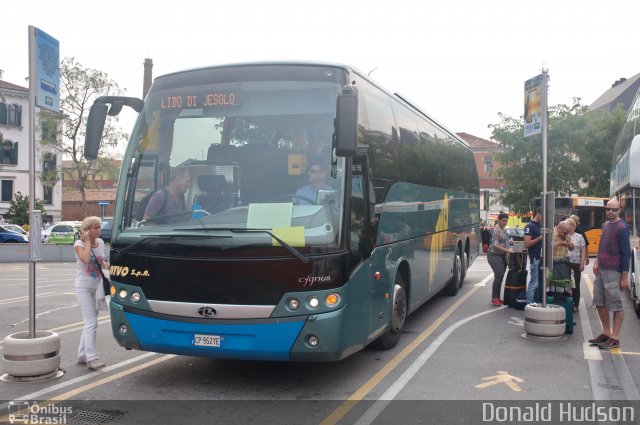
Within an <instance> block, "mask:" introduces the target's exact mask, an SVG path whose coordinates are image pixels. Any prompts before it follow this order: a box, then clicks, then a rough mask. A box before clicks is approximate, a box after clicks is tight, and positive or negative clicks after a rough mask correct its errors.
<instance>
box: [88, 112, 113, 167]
mask: <svg viewBox="0 0 640 425" xmlns="http://www.w3.org/2000/svg"><path fill="white" fill-rule="evenodd" d="M108 109H109V106H108V105H107V104H105V103H94V104H93V105H91V109H90V110H89V118H87V130H86V135H85V138H84V157H85V158H86V159H88V160H89V161H91V160H94V159H96V158H97V157H98V150H100V140H101V139H102V132H103V131H104V123H105V121H106V119H107V110H108Z"/></svg>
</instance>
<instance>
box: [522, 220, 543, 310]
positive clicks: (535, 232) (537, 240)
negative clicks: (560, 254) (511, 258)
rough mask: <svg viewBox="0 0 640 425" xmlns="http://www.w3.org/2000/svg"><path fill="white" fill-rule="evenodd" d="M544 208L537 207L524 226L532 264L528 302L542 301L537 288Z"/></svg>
mask: <svg viewBox="0 0 640 425" xmlns="http://www.w3.org/2000/svg"><path fill="white" fill-rule="evenodd" d="M540 223H542V209H541V208H538V209H536V212H535V215H534V216H533V218H532V219H531V221H530V222H529V224H527V225H526V227H525V228H524V247H525V248H527V252H528V254H529V264H530V266H531V270H530V273H531V276H530V278H529V284H528V285H527V304H531V303H533V302H540V301H541V300H539V299H537V298H538V296H536V290H537V289H538V271H539V270H540V254H541V252H542V228H541V227H540Z"/></svg>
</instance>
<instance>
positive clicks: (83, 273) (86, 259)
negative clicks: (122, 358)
mask: <svg viewBox="0 0 640 425" xmlns="http://www.w3.org/2000/svg"><path fill="white" fill-rule="evenodd" d="M81 229H82V234H81V236H80V239H78V240H77V241H76V242H75V244H74V246H73V249H74V250H75V253H76V281H75V291H76V298H77V299H78V303H79V304H80V310H81V311H82V319H83V321H84V328H83V329H82V336H81V337H80V347H79V348H78V363H79V364H86V365H87V367H88V368H89V369H91V370H98V369H100V368H103V367H104V366H105V364H104V363H103V362H102V361H100V359H99V358H98V353H97V349H96V335H97V333H98V298H100V295H102V298H104V294H102V292H103V289H102V274H101V273H100V270H99V269H98V265H100V267H102V268H103V269H107V268H108V267H109V263H108V261H107V260H106V256H105V249H104V242H103V241H102V239H100V218H98V217H87V218H85V219H84V220H83V221H82V228H81Z"/></svg>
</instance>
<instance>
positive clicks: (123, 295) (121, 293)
mask: <svg viewBox="0 0 640 425" xmlns="http://www.w3.org/2000/svg"><path fill="white" fill-rule="evenodd" d="M118 296H119V297H120V298H121V299H123V300H124V299H125V298H127V290H126V289H121V290H120V292H119V293H118Z"/></svg>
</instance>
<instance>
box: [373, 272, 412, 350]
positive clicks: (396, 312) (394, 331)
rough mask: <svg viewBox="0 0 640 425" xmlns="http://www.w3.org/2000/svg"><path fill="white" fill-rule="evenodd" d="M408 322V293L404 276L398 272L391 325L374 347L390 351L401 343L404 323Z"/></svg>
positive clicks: (375, 342) (394, 287) (394, 288)
mask: <svg viewBox="0 0 640 425" xmlns="http://www.w3.org/2000/svg"><path fill="white" fill-rule="evenodd" d="M406 320H407V293H406V292H405V283H404V279H403V278H402V275H401V274H400V273H399V272H398V274H397V275H396V283H395V285H393V304H392V306H391V323H390V324H389V328H388V329H387V330H386V331H385V333H384V334H382V335H381V336H380V338H378V339H376V340H375V341H374V343H373V344H374V346H375V347H376V348H378V349H381V350H390V349H392V348H393V347H395V346H396V344H398V341H400V335H401V334H402V328H403V327H404V322H405V321H406Z"/></svg>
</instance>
